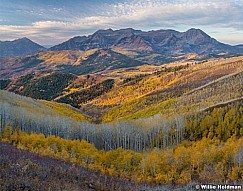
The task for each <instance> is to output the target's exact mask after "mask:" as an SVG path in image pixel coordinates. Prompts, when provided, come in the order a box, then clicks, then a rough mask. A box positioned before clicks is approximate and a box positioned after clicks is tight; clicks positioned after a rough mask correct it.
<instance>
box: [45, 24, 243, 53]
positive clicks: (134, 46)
mask: <svg viewBox="0 0 243 191" xmlns="http://www.w3.org/2000/svg"><path fill="white" fill-rule="evenodd" d="M93 48H121V49H124V50H132V51H136V52H141V51H142V52H144V51H145V52H148V53H149V52H150V53H154V54H155V53H159V54H166V55H167V56H168V55H181V54H189V53H197V54H219V53H239V52H242V49H241V48H240V47H239V46H230V45H227V44H223V43H220V42H218V41H217V40H215V39H213V38H211V37H210V36H209V35H207V34H206V33H205V32H203V31H202V30H200V29H194V28H192V29H189V30H188V31H186V32H178V31H174V30H157V31H148V32H144V31H140V30H134V29H131V28H129V29H120V30H112V29H108V30H99V31H97V32H95V33H94V34H92V35H89V36H87V37H86V36H82V37H75V38H72V39H70V40H68V41H66V42H63V43H61V44H60V45H56V46H54V47H52V48H50V50H89V49H93Z"/></svg>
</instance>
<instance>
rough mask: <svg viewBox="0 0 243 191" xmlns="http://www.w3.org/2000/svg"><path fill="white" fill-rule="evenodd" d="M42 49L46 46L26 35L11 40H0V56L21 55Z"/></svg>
mask: <svg viewBox="0 0 243 191" xmlns="http://www.w3.org/2000/svg"><path fill="white" fill-rule="evenodd" d="M44 50H46V48H44V47H43V46H41V45H39V44H37V43H35V42H33V41H31V40H30V39H28V38H26V37H24V38H20V39H16V40H13V41H0V57H5V56H21V55H25V54H29V53H36V52H40V51H44Z"/></svg>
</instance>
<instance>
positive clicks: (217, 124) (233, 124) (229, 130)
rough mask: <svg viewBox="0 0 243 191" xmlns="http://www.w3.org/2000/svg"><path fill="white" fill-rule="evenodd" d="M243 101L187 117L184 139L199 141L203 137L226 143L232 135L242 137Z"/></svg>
mask: <svg viewBox="0 0 243 191" xmlns="http://www.w3.org/2000/svg"><path fill="white" fill-rule="evenodd" d="M242 130H243V101H239V102H236V103H232V104H229V105H227V106H223V107H219V108H211V109H208V110H207V111H202V112H200V113H198V114H195V115H190V116H188V117H187V124H186V133H185V138H186V139H189V140H200V139H201V138H203V137H208V138H210V139H213V138H218V139H220V140H222V141H226V140H227V139H228V138H230V137H231V136H232V135H236V136H237V137H240V136H242V135H243V134H241V131H242Z"/></svg>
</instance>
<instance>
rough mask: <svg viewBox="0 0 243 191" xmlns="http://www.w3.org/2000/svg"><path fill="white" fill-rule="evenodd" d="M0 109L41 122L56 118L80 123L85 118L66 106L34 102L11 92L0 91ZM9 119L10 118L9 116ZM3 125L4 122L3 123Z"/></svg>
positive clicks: (48, 102)
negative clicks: (43, 119)
mask: <svg viewBox="0 0 243 191" xmlns="http://www.w3.org/2000/svg"><path fill="white" fill-rule="evenodd" d="M0 105H1V106H0V108H1V109H2V110H3V109H4V108H5V109H7V111H9V112H7V113H5V114H4V115H9V114H10V113H11V112H10V110H11V111H14V112H15V113H19V115H17V116H19V117H21V116H24V115H26V116H29V119H30V118H32V120H36V121H39V120H40V121H41V119H42V118H45V119H47V118H56V119H57V120H58V119H62V120H65V119H67V120H74V121H82V120H87V118H86V117H85V116H84V115H82V114H81V113H80V111H79V110H77V109H76V108H73V107H71V106H69V105H67V104H62V103H56V102H53V101H45V100H35V99H32V98H29V97H24V96H20V95H17V94H15V93H12V92H8V91H4V90H0ZM9 117H10V118H11V116H9ZM3 123H4V122H3Z"/></svg>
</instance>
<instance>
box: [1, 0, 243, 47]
mask: <svg viewBox="0 0 243 191" xmlns="http://www.w3.org/2000/svg"><path fill="white" fill-rule="evenodd" d="M80 6H81V5H80ZM86 6H87V9H89V12H87V11H86V12H85V11H84V12H82V10H85V7H82V8H81V7H80V9H77V8H73V10H74V11H72V9H70V7H65V6H64V5H62V6H59V7H54V6H49V7H47V8H46V9H45V8H41V9H38V10H35V9H26V14H27V15H32V16H35V17H36V18H38V20H37V21H34V22H32V23H31V24H29V25H25V26H16V25H0V36H1V38H2V40H4V39H11V38H18V37H23V36H27V37H30V38H31V39H33V40H35V41H37V42H39V43H42V44H47V43H51V44H56V43H59V42H61V41H63V40H67V39H68V38H70V37H73V36H76V35H83V34H89V33H91V32H94V31H95V30H97V29H101V28H103V29H104V28H114V29H118V28H124V27H133V28H138V29H144V30H151V29H161V28H173V29H177V30H182V29H187V28H190V27H200V28H203V29H206V30H207V31H208V32H210V31H215V30H216V31H217V29H218V31H219V33H218V34H217V33H215V36H214V37H216V38H217V36H218V37H220V38H221V39H222V40H224V37H227V36H228V33H230V32H231V33H232V34H235V37H237V39H238V38H239V36H240V35H241V34H242V37H241V38H239V39H238V42H239V43H243V20H242V18H243V12H242V10H243V2H242V1H241V0H238V1H237V0H234V1H231V0H228V1H217V0H216V1H209V0H205V1H192V0H187V1H186V0H177V1H173V3H172V1H168V0H141V1H135V0H134V1H131V2H125V1H124V2H115V3H114V2H113V3H110V4H108V3H104V4H99V6H95V5H92V6H93V7H92V8H90V7H89V5H86ZM90 6H91V5H90ZM22 9H23V7H22ZM78 10H80V12H81V13H80V12H79V11H78ZM84 13H85V14H84ZM0 19H1V18H0ZM221 39H220V40H221ZM225 40H227V41H228V42H230V39H227V38H225ZM235 40H236V39H235ZM233 42H234V36H232V43H233Z"/></svg>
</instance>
